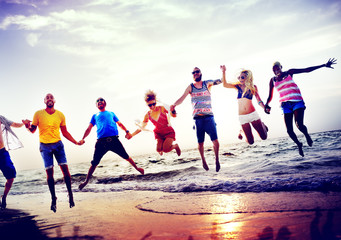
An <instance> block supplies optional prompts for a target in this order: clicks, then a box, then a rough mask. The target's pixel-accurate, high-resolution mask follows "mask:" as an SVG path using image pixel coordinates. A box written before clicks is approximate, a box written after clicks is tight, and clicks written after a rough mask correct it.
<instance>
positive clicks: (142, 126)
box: [128, 113, 149, 139]
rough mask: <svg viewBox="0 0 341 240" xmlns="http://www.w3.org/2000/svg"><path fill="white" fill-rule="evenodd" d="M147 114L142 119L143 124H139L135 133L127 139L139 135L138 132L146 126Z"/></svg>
mask: <svg viewBox="0 0 341 240" xmlns="http://www.w3.org/2000/svg"><path fill="white" fill-rule="evenodd" d="M148 118H149V117H148V113H147V114H146V115H145V116H144V119H143V122H142V123H141V125H138V126H139V127H140V128H139V129H136V130H135V132H133V133H132V134H131V137H129V138H128V139H130V138H132V137H134V136H135V135H137V134H139V133H140V132H142V130H141V129H144V128H145V127H146V126H147V123H148Z"/></svg>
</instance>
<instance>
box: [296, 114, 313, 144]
mask: <svg viewBox="0 0 341 240" xmlns="http://www.w3.org/2000/svg"><path fill="white" fill-rule="evenodd" d="M294 115H295V122H296V126H297V128H298V130H300V131H301V132H302V133H303V134H304V136H305V138H306V140H307V143H308V145H309V146H310V147H311V146H313V140H312V139H311V137H310V135H309V133H308V129H307V127H306V126H305V125H304V123H303V120H304V109H303V108H299V109H297V110H296V111H295V112H294Z"/></svg>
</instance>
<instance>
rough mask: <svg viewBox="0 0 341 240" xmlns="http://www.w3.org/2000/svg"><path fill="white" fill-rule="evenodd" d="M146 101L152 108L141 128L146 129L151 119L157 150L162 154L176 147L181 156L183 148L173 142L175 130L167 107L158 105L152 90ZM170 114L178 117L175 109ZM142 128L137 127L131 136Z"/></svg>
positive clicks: (147, 94) (146, 96) (148, 93)
mask: <svg viewBox="0 0 341 240" xmlns="http://www.w3.org/2000/svg"><path fill="white" fill-rule="evenodd" d="M145 101H146V103H147V105H148V107H149V109H150V110H149V111H148V112H147V113H146V115H145V116H144V119H143V122H142V124H141V129H144V128H145V127H146V126H147V123H148V121H149V120H150V121H151V122H152V123H153V124H154V126H155V129H154V135H155V139H156V140H157V145H156V151H157V152H158V153H159V154H160V155H162V154H163V152H166V153H167V152H170V151H172V150H173V149H175V150H176V153H177V154H178V156H180V155H181V150H180V147H179V145H178V144H173V142H174V141H175V131H174V129H173V128H172V127H171V125H170V123H169V119H168V118H169V115H168V111H167V109H166V108H165V107H163V106H157V105H156V94H155V93H154V92H153V91H151V90H149V91H148V92H147V93H146V95H145ZM170 115H171V116H172V117H176V113H175V111H173V112H171V114H170ZM141 129H137V130H136V131H135V132H134V133H132V134H131V135H132V136H131V137H133V136H135V135H136V134H138V133H140V132H141V131H142V130H141Z"/></svg>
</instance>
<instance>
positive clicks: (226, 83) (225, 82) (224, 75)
mask: <svg viewBox="0 0 341 240" xmlns="http://www.w3.org/2000/svg"><path fill="white" fill-rule="evenodd" d="M220 69H221V71H222V72H223V77H222V78H221V79H222V80H223V86H224V87H226V88H235V85H234V84H232V83H228V82H227V81H226V67H225V65H221V66H220Z"/></svg>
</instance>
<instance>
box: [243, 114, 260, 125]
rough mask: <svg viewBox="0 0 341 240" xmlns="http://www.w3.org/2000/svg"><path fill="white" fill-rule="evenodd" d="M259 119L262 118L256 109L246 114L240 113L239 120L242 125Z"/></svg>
mask: <svg viewBox="0 0 341 240" xmlns="http://www.w3.org/2000/svg"><path fill="white" fill-rule="evenodd" d="M257 120H260V117H259V115H258V113H257V112H256V111H253V112H252V113H249V114H245V115H239V122H240V124H241V125H243V124H246V123H251V122H253V121H257Z"/></svg>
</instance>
